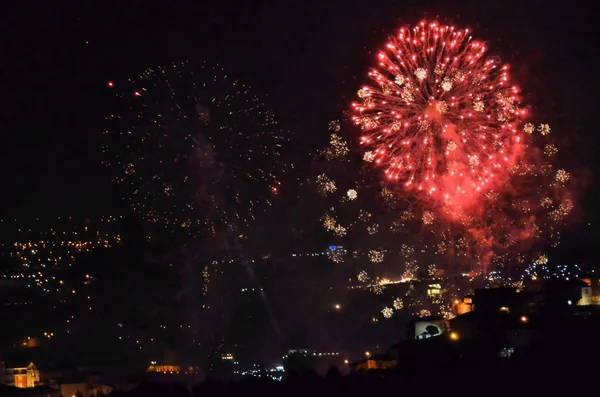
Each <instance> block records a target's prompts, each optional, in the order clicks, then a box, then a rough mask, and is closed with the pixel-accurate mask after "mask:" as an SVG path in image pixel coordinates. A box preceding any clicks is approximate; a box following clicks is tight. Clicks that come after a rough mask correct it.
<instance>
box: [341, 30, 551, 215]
mask: <svg viewBox="0 0 600 397" xmlns="http://www.w3.org/2000/svg"><path fill="white" fill-rule="evenodd" d="M470 33H471V32H470V31H469V30H468V29H465V30H460V29H457V28H455V27H453V26H441V25H439V24H437V23H435V22H433V23H429V24H427V23H425V22H422V23H420V24H419V25H417V26H415V27H414V28H408V27H404V28H402V29H400V31H399V33H398V34H397V35H396V36H395V37H392V38H391V39H390V41H389V42H388V44H387V45H386V46H385V48H384V49H383V50H382V51H380V52H379V53H378V55H377V66H376V67H375V68H374V69H373V70H371V72H370V73H369V77H370V78H371V80H372V85H367V86H364V87H363V88H361V89H360V90H359V91H358V96H359V98H360V99H361V101H360V102H358V103H353V105H352V107H353V110H354V112H355V115H354V117H353V120H354V122H355V123H356V124H357V125H358V126H360V128H361V129H362V130H363V132H364V134H363V136H362V137H361V143H362V144H363V145H364V147H366V148H367V152H366V153H365V155H364V159H365V160H366V161H369V162H372V163H374V164H375V165H376V166H379V167H383V168H384V169H385V175H386V177H387V179H388V180H389V181H394V182H397V183H399V184H401V186H403V190H405V191H410V192H412V193H414V194H417V195H418V196H420V197H424V196H425V197H429V200H432V201H434V202H436V203H441V204H444V206H445V207H450V208H451V210H450V211H449V213H450V214H452V212H453V209H454V208H457V207H458V208H461V209H465V208H469V207H471V206H473V205H475V204H478V203H479V199H480V198H481V196H482V195H483V194H485V193H486V192H488V191H490V190H491V189H493V188H495V187H497V186H500V185H501V183H502V182H503V181H504V180H505V179H506V177H507V175H508V173H509V170H510V168H511V167H512V166H513V165H514V164H515V163H516V162H517V161H518V160H519V158H520V156H521V153H522V144H523V142H522V140H523V131H522V128H520V124H521V119H522V118H523V116H524V115H525V114H526V112H525V110H524V109H523V108H522V107H521V105H520V104H519V89H518V87H517V86H515V85H514V84H512V83H511V82H510V77H509V73H508V72H509V68H508V66H507V65H501V64H500V63H499V61H498V60H497V59H496V58H494V57H488V56H486V46H485V45H484V44H483V43H481V42H478V41H474V40H472V39H471V36H470ZM544 132H545V130H544ZM540 133H542V131H541V130H540Z"/></svg>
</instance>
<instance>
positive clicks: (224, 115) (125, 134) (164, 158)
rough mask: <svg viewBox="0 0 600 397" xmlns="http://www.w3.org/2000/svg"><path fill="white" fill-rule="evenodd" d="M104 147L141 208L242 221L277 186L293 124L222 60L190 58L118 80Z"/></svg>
mask: <svg viewBox="0 0 600 397" xmlns="http://www.w3.org/2000/svg"><path fill="white" fill-rule="evenodd" d="M108 86H109V87H110V88H111V89H114V90H115V91H117V96H118V98H119V99H120V101H119V108H118V109H119V110H118V111H115V112H114V114H112V115H110V117H108V120H109V123H110V127H109V129H108V130H107V131H106V135H107V144H106V145H105V147H104V150H105V153H106V154H107V157H108V160H107V161H106V164H107V165H110V166H111V167H112V168H113V169H114V170H116V174H117V176H116V177H115V179H114V180H115V181H116V182H117V183H119V184H120V185H121V186H122V187H123V191H124V192H125V196H126V198H127V200H128V201H129V203H130V204H131V206H132V208H133V209H134V210H135V211H137V212H138V213H140V214H141V215H142V216H143V217H144V219H145V220H146V221H147V222H149V223H154V224H157V225H159V226H161V227H164V228H167V229H168V230H177V229H185V230H188V231H200V230H203V231H208V232H209V233H212V234H214V233H215V230H218V229H219V228H220V227H225V226H226V225H227V227H231V225H236V227H241V226H243V225H245V224H247V223H248V222H249V220H251V219H252V218H253V216H254V214H255V213H256V211H258V210H260V209H261V208H262V204H267V203H268V201H269V197H270V196H271V195H272V194H276V193H277V189H278V185H279V177H280V176H281V173H282V172H284V171H285V169H286V167H285V164H284V161H283V159H282V154H281V150H282V146H283V145H284V144H285V142H286V139H287V138H286V133H285V132H284V131H283V130H282V129H281V127H279V125H278V123H277V121H276V119H275V117H274V116H273V114H272V113H271V112H270V111H269V109H268V108H267V107H266V106H265V104H264V103H263V102H261V101H260V99H259V98H258V97H257V96H255V95H254V94H253V93H252V91H251V90H250V88H249V87H248V86H246V85H244V84H242V83H241V82H239V81H238V79H237V78H235V77H234V76H232V75H228V74H227V73H225V71H224V70H223V69H222V68H221V67H219V66H209V65H207V64H206V63H202V64H194V63H189V62H185V63H182V64H172V65H168V66H165V67H158V68H155V69H148V70H146V71H144V72H143V73H141V74H140V75H139V76H137V77H136V78H133V79H130V80H128V81H125V82H110V83H109V84H108Z"/></svg>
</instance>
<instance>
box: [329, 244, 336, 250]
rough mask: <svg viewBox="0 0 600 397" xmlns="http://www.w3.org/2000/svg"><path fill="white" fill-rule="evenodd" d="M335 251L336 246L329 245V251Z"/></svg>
mask: <svg viewBox="0 0 600 397" xmlns="http://www.w3.org/2000/svg"><path fill="white" fill-rule="evenodd" d="M336 249H337V245H330V246H329V251H335V250H336Z"/></svg>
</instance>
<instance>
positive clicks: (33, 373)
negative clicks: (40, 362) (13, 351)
mask: <svg viewBox="0 0 600 397" xmlns="http://www.w3.org/2000/svg"><path fill="white" fill-rule="evenodd" d="M0 371H2V372H1V373H0V375H1V376H2V379H1V382H0V383H3V384H5V385H7V386H15V387H18V388H21V389H25V388H30V387H36V386H39V385H40V371H39V370H38V369H37V367H36V366H35V364H33V363H29V365H27V366H12V365H10V364H8V365H7V363H5V362H1V363H0Z"/></svg>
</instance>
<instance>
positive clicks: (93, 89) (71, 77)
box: [0, 0, 598, 217]
mask: <svg viewBox="0 0 600 397" xmlns="http://www.w3.org/2000/svg"><path fill="white" fill-rule="evenodd" d="M5 3H7V2H3V4H2V5H1V6H0V73H1V74H0V132H1V134H2V143H1V144H0V162H1V163H0V164H1V166H0V177H1V178H2V186H3V188H2V190H1V193H0V194H1V198H0V200H1V202H0V203H1V204H2V211H0V214H2V215H4V216H6V215H9V216H11V215H13V214H14V215H16V216H22V215H24V214H29V215H33V216H44V215H47V214H52V215H89V214H107V213H114V212H120V211H121V209H120V206H121V205H122V204H120V201H119V199H118V196H117V194H116V192H115V188H114V187H113V186H112V185H111V184H110V183H109V179H110V175H109V174H108V170H106V169H104V167H103V166H102V165H101V164H100V162H101V160H102V158H101V151H100V145H101V143H102V134H101V132H102V130H103V124H104V117H105V116H106V114H107V112H108V106H107V103H108V101H109V100H110V97H111V92H109V90H108V89H107V88H106V82H107V81H109V80H115V81H118V80H119V79H122V78H127V76H130V75H134V74H137V73H138V72H140V71H141V70H143V69H145V68H146V67H149V66H155V65H158V64H161V63H166V62H170V61H173V60H184V59H187V58H196V59H203V58H206V59H209V60H211V61H218V62H220V63H223V64H224V65H225V67H226V68H228V69H229V70H232V71H234V72H235V73H237V74H239V75H240V77H241V78H243V80H244V81H245V82H247V83H249V84H250V85H252V86H254V88H255V89H257V90H258V92H259V93H268V94H269V99H267V103H269V104H271V105H272V107H273V108H274V109H275V110H276V112H277V113H278V114H280V115H281V117H282V119H283V120H284V121H285V122H286V123H288V124H289V126H290V127H291V128H292V129H294V130H295V132H296V134H297V139H298V140H299V141H300V142H304V143H306V146H310V144H311V143H312V142H313V141H315V140H319V139H323V137H324V135H323V134H324V131H325V130H324V129H323V128H322V126H323V125H326V122H327V120H329V119H330V118H333V117H335V115H336V111H337V109H340V108H344V107H346V106H347V104H348V103H349V102H350V99H348V95H349V94H351V93H354V92H355V91H356V87H357V86H358V85H359V84H360V81H364V78H363V76H364V75H365V71H366V69H367V66H368V65H369V63H370V62H369V61H370V59H371V54H370V53H369V49H370V48H376V46H378V45H380V44H381V43H383V42H384V41H385V38H386V36H387V35H388V34H389V33H391V32H393V31H395V30H396V28H397V27H398V26H399V25H400V23H401V22H403V23H415V22H417V21H418V20H420V19H422V18H423V17H428V18H432V17H435V16H438V15H439V16H440V18H441V19H440V20H442V21H450V22H454V23H456V24H459V25H467V26H470V27H472V28H474V29H475V35H476V36H477V37H479V38H482V39H485V40H487V41H488V42H489V44H490V46H489V47H490V52H492V53H496V54H499V55H500V56H501V57H502V59H503V60H507V61H509V62H511V63H513V70H514V72H515V75H516V76H515V78H516V79H517V81H518V82H519V83H520V85H521V86H522V87H523V88H524V91H525V92H526V93H528V97H527V100H528V102H530V103H531V104H532V105H533V106H534V112H536V113H537V115H539V117H540V118H541V119H546V120H547V121H548V122H549V123H550V124H551V125H552V126H553V131H556V134H557V137H558V138H559V140H560V141H561V143H562V144H563V145H564V146H563V147H564V148H568V149H569V150H566V151H565V150H563V153H566V155H564V158H563V160H564V161H565V162H566V163H567V164H568V165H569V166H571V167H572V168H573V169H574V170H578V172H579V173H580V175H581V179H582V181H585V185H588V186H590V185H591V186H593V184H592V179H591V175H592V174H593V173H594V171H595V169H596V168H597V165H596V164H595V163H594V161H595V160H594V154H595V151H596V143H597V142H596V140H595V137H594V134H595V131H594V130H593V128H594V123H592V115H594V114H595V113H596V112H597V110H596V108H597V103H596V102H597V101H595V98H593V97H592V90H595V87H593V86H594V85H595V84H596V81H595V78H594V76H597V71H596V69H597V66H596V64H595V62H594V61H593V60H595V59H597V57H598V54H597V36H598V35H597V34H594V33H593V29H594V27H595V25H594V23H593V22H592V15H591V13H590V12H585V9H586V7H585V4H586V3H584V2H577V1H572V2H568V3H566V2H564V3H560V2H557V3H556V4H558V5H553V4H554V3H553V2H547V1H528V0H522V1H513V0H510V1H500V2H495V3H494V2H486V1H462V2H447V1H439V2H432V1H423V0H420V1H413V0H410V1H392V0H379V1H378V0H345V1H339V0H320V1H312V0H310V1H292V0H288V1H286V0H272V1H258V0H257V1H246V2H242V1H238V2H232V1H227V0H220V1H195V2H191V1H176V0H173V1H166V0H165V1H141V0H130V1H93V0H82V1H77V2H67V3H65V4H70V6H69V7H67V6H60V7H59V6H57V5H55V3H50V2H36V1H13V2H11V3H12V4H5ZM448 3H453V4H448ZM239 4H246V5H244V6H240V5H239ZM560 4H562V5H560ZM595 73H596V74H595ZM596 92H597V91H596ZM595 118H596V117H594V119H595ZM302 155H303V153H301V152H299V153H297V159H301V158H302ZM582 185H584V183H582ZM595 190H597V189H594V188H589V190H588V191H589V192H591V193H593V192H594V191H595ZM590 197H591V198H588V199H587V202H586V203H585V205H584V206H582V210H581V213H582V214H583V216H584V217H595V216H596V215H595V213H594V211H593V204H590V203H593V202H594V201H595V200H596V198H597V197H598V196H597V195H591V196H590ZM596 212H597V211H596Z"/></svg>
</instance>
